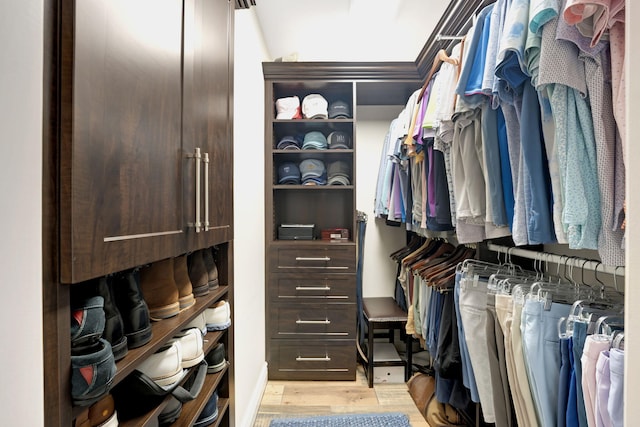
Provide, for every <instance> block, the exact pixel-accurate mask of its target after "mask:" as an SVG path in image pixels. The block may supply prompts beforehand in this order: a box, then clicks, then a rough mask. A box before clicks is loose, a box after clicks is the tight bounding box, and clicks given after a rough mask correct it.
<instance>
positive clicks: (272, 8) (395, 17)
mask: <svg viewBox="0 0 640 427" xmlns="http://www.w3.org/2000/svg"><path fill="white" fill-rule="evenodd" d="M256 3H257V5H256V6H254V7H253V8H254V10H255V11H256V15H257V19H258V22H259V24H260V26H261V28H262V33H263V36H264V40H265V44H266V46H267V49H268V51H269V54H270V55H271V58H272V59H275V58H279V57H287V56H295V57H297V60H298V61H356V62H359V61H363V62H368V61H374V62H386V61H414V60H415V59H416V56H417V55H418V53H419V52H420V50H421V49H422V47H423V46H424V44H425V42H426V40H427V38H428V37H429V35H430V34H431V32H432V31H433V28H434V27H435V26H436V23H437V22H438V20H439V19H440V17H441V15H442V13H443V11H444V10H445V9H446V7H447V5H448V4H449V0H257V2H256Z"/></svg>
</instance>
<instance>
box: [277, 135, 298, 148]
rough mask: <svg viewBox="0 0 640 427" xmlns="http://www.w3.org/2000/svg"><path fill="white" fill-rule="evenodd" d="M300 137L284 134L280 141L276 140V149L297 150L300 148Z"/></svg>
mask: <svg viewBox="0 0 640 427" xmlns="http://www.w3.org/2000/svg"><path fill="white" fill-rule="evenodd" d="M300 145H301V143H300V139H299V138H296V137H295V136H292V135H286V136H283V137H282V138H281V139H280V141H279V142H278V145H277V146H276V149H278V150H299V149H300Z"/></svg>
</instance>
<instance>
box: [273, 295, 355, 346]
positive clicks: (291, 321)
mask: <svg viewBox="0 0 640 427" xmlns="http://www.w3.org/2000/svg"><path fill="white" fill-rule="evenodd" d="M269 330H270V331H271V337H272V338H322V339H326V338H329V339H330V338H340V339H347V338H348V339H354V338H355V333H356V305H355V304H291V305H288V306H283V305H275V304H274V305H272V306H271V310H270V313H269Z"/></svg>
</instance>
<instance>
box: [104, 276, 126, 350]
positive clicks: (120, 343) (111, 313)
mask: <svg viewBox="0 0 640 427" xmlns="http://www.w3.org/2000/svg"><path fill="white" fill-rule="evenodd" d="M97 286H98V295H100V296H101V297H102V298H104V314H105V317H106V323H105V327H104V332H103V334H102V338H104V339H105V340H107V341H109V343H110V344H111V350H112V351H113V357H114V359H115V360H116V361H117V360H120V359H122V358H123V357H124V356H125V355H126V354H127V337H126V335H125V334H124V324H123V320H122V315H121V314H120V310H118V307H117V306H116V302H115V298H114V293H113V278H112V277H109V278H107V277H101V278H100V279H98V284H97Z"/></svg>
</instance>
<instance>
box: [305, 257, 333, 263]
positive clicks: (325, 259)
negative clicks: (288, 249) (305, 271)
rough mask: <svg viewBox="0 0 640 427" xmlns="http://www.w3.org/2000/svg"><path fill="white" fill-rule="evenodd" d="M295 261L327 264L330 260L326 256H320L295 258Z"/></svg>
mask: <svg viewBox="0 0 640 427" xmlns="http://www.w3.org/2000/svg"><path fill="white" fill-rule="evenodd" d="M296 261H326V262H329V261H331V258H329V257H328V256H321V257H304V256H297V257H296Z"/></svg>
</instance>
